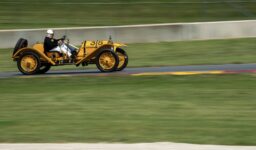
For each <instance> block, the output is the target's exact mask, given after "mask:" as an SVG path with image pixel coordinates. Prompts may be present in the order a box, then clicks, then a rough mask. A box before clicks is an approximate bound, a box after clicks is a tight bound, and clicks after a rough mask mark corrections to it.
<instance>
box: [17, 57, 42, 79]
mask: <svg viewBox="0 0 256 150" xmlns="http://www.w3.org/2000/svg"><path fill="white" fill-rule="evenodd" d="M17 66H18V69H19V70H20V72H21V73H23V74H25V75H32V74H36V73H37V72H38V71H39V70H40V66H41V62H40V58H39V56H38V55H37V54H36V53H33V52H25V53H23V54H21V56H20V58H19V59H18V62H17Z"/></svg>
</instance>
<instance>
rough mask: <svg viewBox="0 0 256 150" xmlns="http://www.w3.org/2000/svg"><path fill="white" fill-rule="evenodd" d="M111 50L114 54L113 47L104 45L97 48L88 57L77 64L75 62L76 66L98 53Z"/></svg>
mask: <svg viewBox="0 0 256 150" xmlns="http://www.w3.org/2000/svg"><path fill="white" fill-rule="evenodd" d="M106 49H109V50H112V51H114V52H115V46H114V45H112V44H104V45H102V46H100V47H98V48H97V49H96V50H95V51H94V52H93V53H91V54H90V55H88V56H86V57H85V58H83V59H81V60H79V61H78V62H76V65H79V64H80V63H82V62H84V61H86V60H90V59H91V58H93V57H95V56H97V55H98V54H99V53H100V52H102V51H103V50H106Z"/></svg>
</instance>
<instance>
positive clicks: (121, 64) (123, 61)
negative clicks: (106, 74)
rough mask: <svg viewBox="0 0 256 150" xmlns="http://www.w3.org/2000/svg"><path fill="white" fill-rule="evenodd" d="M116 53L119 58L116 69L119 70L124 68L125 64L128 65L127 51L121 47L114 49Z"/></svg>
mask: <svg viewBox="0 0 256 150" xmlns="http://www.w3.org/2000/svg"><path fill="white" fill-rule="evenodd" d="M116 54H117V56H118V59H119V65H118V67H117V69H116V70H117V71H121V70H123V69H124V68H126V66H127V65H128V55H127V53H126V52H125V51H124V50H123V49H121V48H117V49H116Z"/></svg>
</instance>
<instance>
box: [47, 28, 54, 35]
mask: <svg viewBox="0 0 256 150" xmlns="http://www.w3.org/2000/svg"><path fill="white" fill-rule="evenodd" d="M46 33H47V34H54V32H53V30H52V29H48V30H47V32H46Z"/></svg>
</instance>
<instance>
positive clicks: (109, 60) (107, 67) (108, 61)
mask: <svg viewBox="0 0 256 150" xmlns="http://www.w3.org/2000/svg"><path fill="white" fill-rule="evenodd" d="M118 64H119V59H118V56H117V55H116V53H115V52H113V51H111V50H103V51H102V52H100V53H99V54H98V56H97V57H96V66H97V68H98V69H99V70H100V71H101V72H112V71H116V69H117V67H118Z"/></svg>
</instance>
